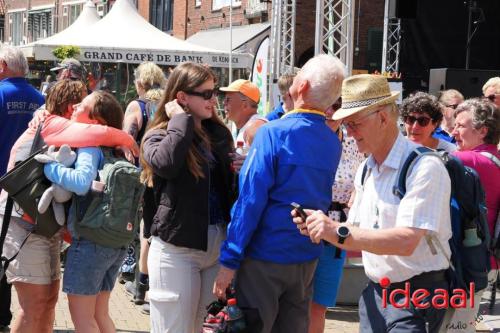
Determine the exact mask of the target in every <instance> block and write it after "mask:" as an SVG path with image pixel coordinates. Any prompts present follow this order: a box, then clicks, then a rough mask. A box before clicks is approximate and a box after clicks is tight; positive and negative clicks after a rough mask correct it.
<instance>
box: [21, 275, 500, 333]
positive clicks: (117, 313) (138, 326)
mask: <svg viewBox="0 0 500 333" xmlns="http://www.w3.org/2000/svg"><path fill="white" fill-rule="evenodd" d="M487 297H489V294H487V295H485V298H484V299H483V302H482V304H481V310H480V313H482V314H483V315H482V320H481V322H480V323H479V324H478V326H477V332H500V300H497V303H496V304H497V305H496V307H495V310H494V311H493V313H492V314H489V310H488V308H487V304H486V299H487ZM12 307H13V311H14V313H15V311H16V309H17V308H18V304H17V297H16V295H15V293H14V294H13V305H12ZM140 310H141V307H140V306H136V305H134V303H132V302H131V301H130V298H129V297H128V296H127V294H126V292H125V288H124V287H123V285H121V284H118V283H117V284H116V287H115V289H114V290H113V293H112V296H111V304H110V312H111V317H112V318H113V321H114V322H115V325H116V329H117V332H129V333H142V332H149V327H150V326H149V316H147V315H144V314H142V313H141V311H140ZM358 329H359V322H358V309H357V307H353V306H340V307H337V308H335V309H331V310H330V311H328V313H327V322H326V329H325V333H353V332H358ZM54 332H57V333H67V332H74V326H73V323H72V322H71V316H70V314H69V310H68V303H67V298H66V294H64V293H62V292H61V293H60V294H59V303H58V304H57V307H56V322H55V327H54Z"/></svg>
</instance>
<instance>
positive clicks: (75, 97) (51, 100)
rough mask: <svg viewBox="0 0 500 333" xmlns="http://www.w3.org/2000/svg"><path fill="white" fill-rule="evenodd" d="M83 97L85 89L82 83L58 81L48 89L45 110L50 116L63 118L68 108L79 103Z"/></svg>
mask: <svg viewBox="0 0 500 333" xmlns="http://www.w3.org/2000/svg"><path fill="white" fill-rule="evenodd" d="M85 96H87V88H86V87H85V84H84V83H83V82H82V81H75V80H69V79H64V80H60V81H58V82H57V83H56V84H55V85H54V86H53V87H51V88H50V89H49V91H48V93H47V100H46V101H45V109H46V110H47V111H49V113H50V114H54V115H58V116H64V115H65V114H66V112H67V111H68V106H71V105H73V104H78V103H80V102H81V101H82V99H83V98H84V97H85Z"/></svg>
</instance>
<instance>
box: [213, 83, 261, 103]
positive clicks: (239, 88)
mask: <svg viewBox="0 0 500 333" xmlns="http://www.w3.org/2000/svg"><path fill="white" fill-rule="evenodd" d="M219 90H220V91H226V92H239V93H242V94H243V95H245V96H246V97H248V98H250V99H251V100H252V101H254V102H255V103H259V100H260V91H259V88H258V87H257V86H256V85H255V84H253V83H252V82H250V81H248V80H242V79H239V80H236V81H233V82H232V83H231V84H230V85H229V86H227V87H221V88H220V89H219Z"/></svg>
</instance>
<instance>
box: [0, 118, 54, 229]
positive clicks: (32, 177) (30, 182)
mask: <svg viewBox="0 0 500 333" xmlns="http://www.w3.org/2000/svg"><path fill="white" fill-rule="evenodd" d="M42 126H43V123H42V124H41V125H40V126H39V127H38V129H37V132H36V135H35V138H34V139H33V144H32V146H31V151H30V155H29V157H28V158H27V159H26V160H24V161H22V162H20V163H18V164H17V165H16V166H15V167H14V168H13V169H12V170H10V171H9V172H8V173H6V174H5V175H4V176H3V177H2V178H0V187H1V188H2V189H4V190H5V191H6V192H7V193H8V194H9V198H11V199H12V200H13V201H14V202H15V203H16V204H17V205H19V207H21V209H22V210H23V211H24V212H25V213H26V214H28V215H29V216H30V217H31V218H32V219H33V220H34V222H35V223H34V226H33V230H32V231H31V232H32V233H34V234H37V235H40V236H44V237H46V238H51V237H52V236H54V235H55V233H56V232H57V231H59V229H60V228H61V226H60V225H59V224H58V223H57V221H56V219H55V216H54V212H53V210H52V209H47V211H46V212H45V213H43V214H41V213H39V212H38V201H39V200H40V197H41V196H42V194H43V193H44V192H45V190H46V189H47V188H49V187H50V186H51V185H52V183H51V182H50V181H49V180H48V179H47V178H46V177H45V174H44V172H43V169H44V164H42V163H40V162H38V161H37V160H35V155H37V154H39V153H41V152H44V151H46V150H47V147H46V146H44V147H42V148H40V147H41V146H42V145H43V140H42V138H41V134H40V131H41V128H42ZM6 213H7V209H6ZM5 220H7V223H8V220H10V214H9V216H8V217H7V214H6V215H4V223H3V224H4V226H3V227H2V229H5V223H6V221H5ZM2 231H3V230H2Z"/></svg>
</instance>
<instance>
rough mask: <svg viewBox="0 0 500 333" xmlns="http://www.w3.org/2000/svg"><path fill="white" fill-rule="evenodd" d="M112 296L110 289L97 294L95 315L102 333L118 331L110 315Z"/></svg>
mask: <svg viewBox="0 0 500 333" xmlns="http://www.w3.org/2000/svg"><path fill="white" fill-rule="evenodd" d="M110 296H111V292H110V291H101V292H100V293H99V294H98V295H97V301H96V304H95V313H94V317H95V320H96V321H97V325H98V326H99V330H100V332H101V333H114V332H116V328H115V324H114V323H113V320H111V317H110V316H109V297H110Z"/></svg>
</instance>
